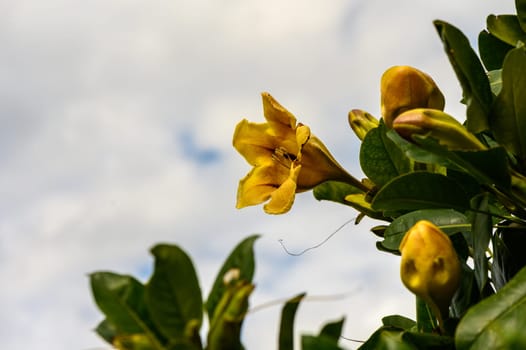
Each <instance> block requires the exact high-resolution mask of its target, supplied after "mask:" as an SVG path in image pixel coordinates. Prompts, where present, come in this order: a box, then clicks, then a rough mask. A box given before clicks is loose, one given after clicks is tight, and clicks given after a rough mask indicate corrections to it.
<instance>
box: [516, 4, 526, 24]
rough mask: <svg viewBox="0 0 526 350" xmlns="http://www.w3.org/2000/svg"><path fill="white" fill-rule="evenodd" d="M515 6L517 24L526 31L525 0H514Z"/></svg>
mask: <svg viewBox="0 0 526 350" xmlns="http://www.w3.org/2000/svg"><path fill="white" fill-rule="evenodd" d="M515 8H516V9H517V18H518V19H519V24H520V26H521V28H522V30H524V31H525V32H526V0H515Z"/></svg>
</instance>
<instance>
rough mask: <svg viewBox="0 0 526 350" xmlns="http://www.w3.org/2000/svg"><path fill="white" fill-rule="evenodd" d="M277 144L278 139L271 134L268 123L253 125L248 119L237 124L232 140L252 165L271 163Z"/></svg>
mask: <svg viewBox="0 0 526 350" xmlns="http://www.w3.org/2000/svg"><path fill="white" fill-rule="evenodd" d="M276 142H277V140H276V138H275V137H273V136H272V135H271V134H270V127H269V125H268V123H261V124H259V123H251V122H249V121H248V120H246V119H243V120H242V121H240V122H239V123H238V124H237V126H236V130H235V131H234V137H233V140H232V143H233V145H234V147H235V149H236V150H237V151H238V152H239V153H240V154H241V155H242V156H243V157H244V158H245V159H246V161H247V162H248V163H249V164H251V165H263V164H265V163H268V162H269V161H271V157H272V153H274V149H275V148H276Z"/></svg>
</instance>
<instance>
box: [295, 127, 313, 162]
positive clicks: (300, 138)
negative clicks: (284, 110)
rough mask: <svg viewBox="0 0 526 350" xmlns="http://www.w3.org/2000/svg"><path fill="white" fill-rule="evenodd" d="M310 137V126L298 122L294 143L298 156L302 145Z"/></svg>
mask: <svg viewBox="0 0 526 350" xmlns="http://www.w3.org/2000/svg"><path fill="white" fill-rule="evenodd" d="M309 138H310V128H309V127H308V126H307V125H303V124H300V125H298V127H297V128H296V143H297V145H298V149H299V152H298V156H299V153H300V152H301V149H302V148H303V146H304V145H305V144H306V143H307V141H309Z"/></svg>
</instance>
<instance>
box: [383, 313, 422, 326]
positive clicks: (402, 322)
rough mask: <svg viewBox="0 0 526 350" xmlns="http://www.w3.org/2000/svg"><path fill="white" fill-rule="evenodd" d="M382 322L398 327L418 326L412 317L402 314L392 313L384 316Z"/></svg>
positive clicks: (385, 324)
mask: <svg viewBox="0 0 526 350" xmlns="http://www.w3.org/2000/svg"><path fill="white" fill-rule="evenodd" d="M382 324H383V325H384V326H388V327H393V328H398V329H403V330H407V329H411V328H413V327H415V326H416V322H415V321H413V320H412V319H410V318H407V317H404V316H400V315H390V316H385V317H384V318H382Z"/></svg>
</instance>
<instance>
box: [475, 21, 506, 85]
mask: <svg viewBox="0 0 526 350" xmlns="http://www.w3.org/2000/svg"><path fill="white" fill-rule="evenodd" d="M478 45H479V53H480V59H481V60H482V62H483V63H484V66H485V67H486V69H487V70H489V71H492V70H498V69H501V68H502V62H504V57H505V56H506V54H507V53H508V51H510V50H511V49H513V46H511V45H508V44H506V43H505V42H503V41H501V40H499V39H497V38H496V37H495V36H493V35H491V34H490V33H488V32H487V31H485V30H483V31H481V32H480V34H479V37H478ZM492 90H493V89H492ZM493 93H494V94H495V92H493Z"/></svg>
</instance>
